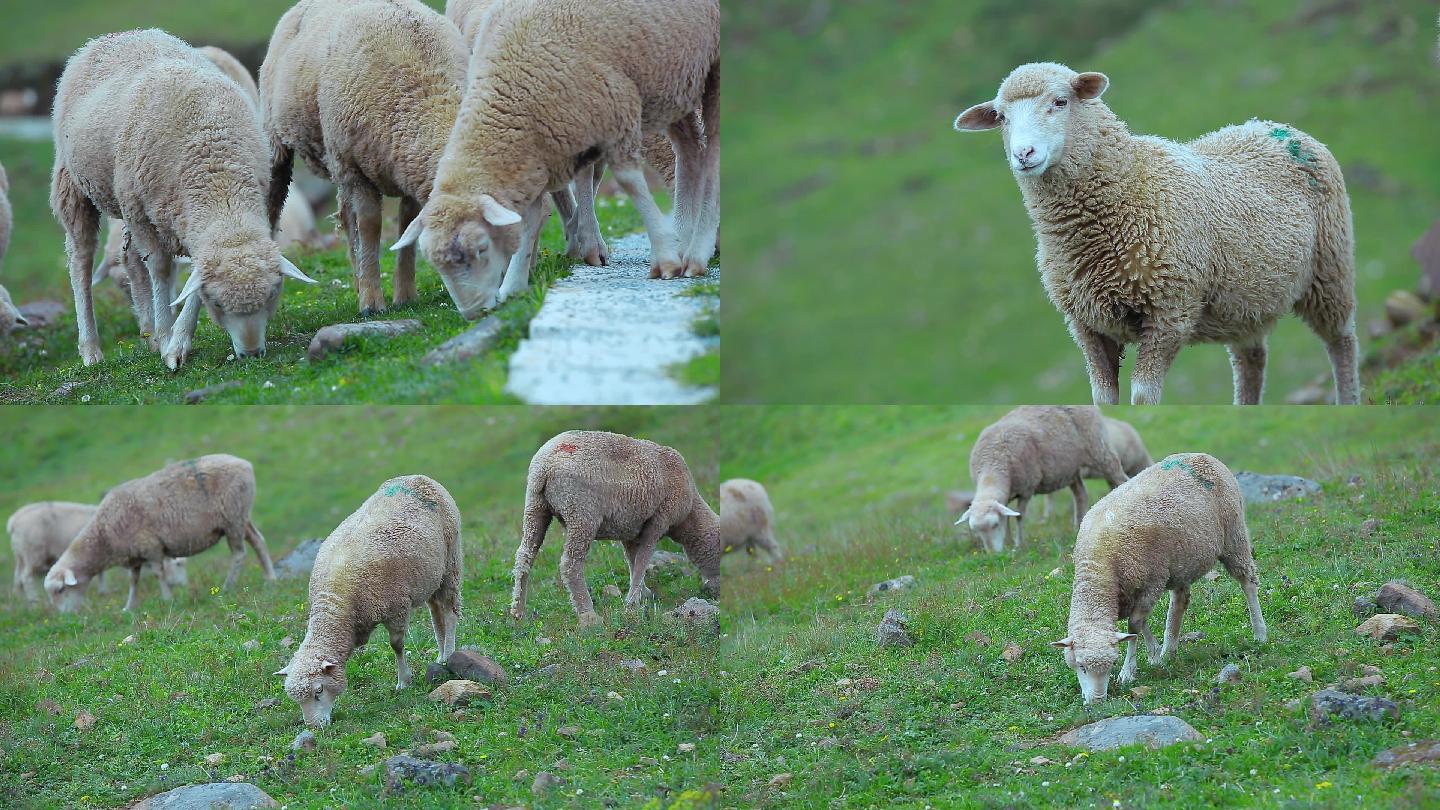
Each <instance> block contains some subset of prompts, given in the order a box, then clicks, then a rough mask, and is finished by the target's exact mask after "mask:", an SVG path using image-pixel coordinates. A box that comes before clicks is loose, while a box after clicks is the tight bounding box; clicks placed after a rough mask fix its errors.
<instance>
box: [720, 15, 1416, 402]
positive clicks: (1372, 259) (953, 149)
mask: <svg viewBox="0 0 1440 810" xmlns="http://www.w3.org/2000/svg"><path fill="white" fill-rule="evenodd" d="M1336 5H1340V4H1320V3H1311V2H1305V0H1287V2H1272V0H1236V2H1228V3H1223V4H1213V3H1196V2H1187V1H1183V0H1169V1H1168V2H1161V3H1152V2H1142V0H1081V1H1080V2H1074V1H1067V2H1059V1H1058V0H1047V1H1046V2H1029V3H1013V2H1009V0H963V1H962V2H955V1H954V0H945V1H944V2H942V0H917V2H910V3H830V4H820V3H810V2H802V1H801V0H786V1H785V2H778V3H762V4H755V3H751V4H744V3H738V4H736V3H732V4H727V5H726V6H725V8H724V13H725V26H726V29H725V30H726V40H725V47H726V58H727V62H729V63H730V65H731V69H730V70H729V71H728V74H727V79H726V81H727V82H728V84H727V88H728V89H727V94H726V97H725V101H724V104H725V105H726V109H725V113H726V115H727V118H728V120H729V129H730V136H729V141H728V144H729V146H728V148H729V152H728V154H727V158H726V166H727V170H726V174H727V181H728V186H727V187H728V189H729V191H728V192H727V194H728V196H727V211H728V212H729V216H728V219H727V220H726V226H725V227H726V236H727V245H728V246H729V249H731V250H732V251H733V253H734V256H733V258H734V259H735V263H736V266H738V267H742V268H744V270H745V274H744V278H743V279H742V281H741V282H739V283H736V284H734V285H732V287H731V289H730V292H729V296H728V298H729V301H728V302H727V305H726V306H727V309H728V313H727V320H728V321H729V332H730V336H729V339H730V340H731V341H732V342H733V343H732V349H731V350H730V352H728V357H729V360H727V361H725V364H724V376H725V381H726V392H725V397H726V399H727V400H729V401H737V402H827V401H852V402H854V401H859V402H957V401H959V402H1039V401H1045V402H1056V401H1067V402H1088V401H1089V389H1088V385H1087V382H1086V378H1085V373H1084V367H1083V362H1082V359H1081V356H1080V352H1079V350H1078V349H1077V348H1076V347H1075V346H1074V344H1073V342H1072V341H1071V339H1070V337H1069V335H1068V334H1067V332H1066V330H1065V327H1064V324H1063V321H1062V318H1061V316H1060V315H1059V314H1058V313H1057V312H1056V311H1055V309H1054V307H1053V305H1051V303H1050V302H1049V301H1048V300H1047V298H1046V297H1045V294H1044V292H1043V290H1042V288H1041V285H1040V283H1039V279H1038V275H1037V273H1036V270H1035V261H1034V260H1035V240H1034V236H1033V233H1032V231H1031V227H1030V223H1029V219H1028V217H1027V216H1026V214H1025V211H1024V207H1023V206H1022V204H1021V202H1020V199H1019V197H1020V195H1019V192H1018V189H1017V188H1016V186H1015V181H1014V179H1013V178H1012V177H1011V175H1010V172H1009V171H1008V169H1007V168H1006V166H1005V163H1004V160H1003V157H1002V155H1001V151H1002V150H1001V145H1000V138H999V135H998V134H996V133H993V132H991V133H980V134H960V133H956V132H954V131H952V130H951V122H952V121H953V120H954V117H955V115H956V114H957V113H958V112H959V111H961V110H963V109H964V108H965V107H967V106H969V105H971V104H973V103H976V102H979V101H983V100H986V99H989V98H991V97H993V95H994V93H995V88H996V87H997V86H998V84H999V83H1000V81H1001V80H1002V79H1003V78H1004V77H1005V75H1006V74H1007V73H1008V72H1009V71H1010V70H1011V69H1012V68H1013V67H1014V66H1015V65H1017V64H1020V63H1022V62H1027V61H1034V60H1059V61H1064V62H1067V63H1069V64H1071V65H1072V66H1074V67H1076V68H1079V69H1085V70H1100V71H1104V72H1106V73H1107V74H1108V75H1109V77H1110V79H1111V86H1110V89H1109V91H1108V92H1107V93H1106V96H1105V98H1106V101H1107V102H1108V103H1109V104H1110V105H1111V107H1112V108H1113V109H1114V110H1115V112H1116V113H1117V114H1118V115H1119V116H1120V117H1121V118H1123V119H1124V120H1126V121H1127V122H1128V123H1129V124H1130V126H1131V128H1132V130H1133V131H1135V132H1137V133H1154V134H1160V135H1164V136H1167V137H1170V138H1175V139H1190V138H1194V137H1197V136H1199V135H1202V134H1204V133H1206V132H1209V131H1212V130H1214V129H1217V128H1219V127H1221V126H1223V125H1226V124H1231V123H1238V122H1243V121H1245V120H1246V119H1248V118H1251V117H1268V118H1273V119H1277V120H1280V121H1285V122H1288V123H1290V124H1293V125H1294V126H1297V127H1299V128H1302V129H1304V130H1306V131H1307V132H1309V133H1311V134H1312V135H1314V136H1315V137H1317V138H1319V139H1320V140H1321V141H1323V142H1325V143H1326V144H1327V145H1328V146H1329V147H1330V148H1331V150H1332V151H1333V152H1334V153H1335V155H1336V156H1337V157H1338V158H1339V160H1340V161H1341V163H1342V165H1343V166H1344V167H1345V169H1346V174H1347V182H1348V188H1349V193H1350V196H1351V200H1352V204H1353V208H1354V218H1355V230H1356V239H1357V268H1358V279H1357V286H1358V294H1359V299H1360V302H1361V307H1360V313H1359V323H1360V324H1361V325H1362V327H1363V325H1364V324H1365V323H1366V322H1368V321H1369V320H1371V319H1372V318H1375V317H1378V316H1379V313H1380V311H1381V307H1382V304H1383V301H1384V298H1385V295H1386V294H1387V293H1388V292H1390V291H1391V290H1393V289H1395V288H1405V289H1413V288H1414V286H1415V279H1416V273H1417V267H1416V265H1415V263H1414V261H1413V260H1412V259H1411V258H1410V257H1409V255H1408V251H1409V249H1410V245H1411V243H1412V242H1413V241H1414V240H1415V239H1416V238H1417V237H1418V236H1419V235H1420V234H1421V233H1422V232H1423V231H1424V230H1425V229H1426V228H1427V227H1428V226H1429V225H1430V223H1431V222H1432V220H1433V219H1434V218H1435V216H1436V212H1437V211H1440V182H1436V181H1437V178H1440V149H1437V148H1436V141H1435V139H1434V137H1433V136H1432V133H1431V131H1430V129H1428V128H1427V127H1426V126H1424V125H1422V124H1421V123H1419V122H1418V121H1417V119H1416V118H1415V115H1414V111H1415V110H1417V109H1429V108H1433V107H1434V106H1435V103H1436V102H1437V100H1440V73H1437V71H1436V70H1435V57H1434V48H1435V37H1434V30H1435V28H1434V25H1435V8H1434V5H1433V3H1429V2H1425V1H1424V0H1386V1H1385V2H1373V3H1355V4H1343V5H1340V7H1341V8H1342V9H1353V10H1351V11H1342V12H1341V13H1340V14H1338V15H1324V14H1321V15H1318V19H1316V20H1314V21H1313V22H1297V20H1300V18H1301V17H1302V16H1303V14H1304V13H1305V12H1306V11H1312V10H1315V9H1322V8H1330V7H1332V6H1336ZM1217 45H1218V47H1217ZM1363 342H1364V341H1363V339H1362V343H1363ZM1270 345H1271V349H1272V351H1271V363H1270V369H1269V371H1270V381H1269V382H1270V384H1269V397H1270V401H1273V402H1279V401H1281V400H1282V399H1283V397H1284V395H1285V394H1286V393H1288V392H1289V391H1291V390H1293V389H1294V388H1297V387H1299V386H1300V385H1302V384H1304V383H1306V382H1308V381H1309V380H1310V379H1311V378H1312V377H1314V376H1315V375H1316V374H1317V373H1328V362H1327V361H1326V357H1325V352H1324V349H1323V347H1322V345H1321V344H1320V342H1319V340H1318V339H1316V338H1315V337H1314V336H1313V335H1311V334H1310V333H1309V331H1308V330H1307V329H1306V328H1305V326H1304V325H1303V324H1302V323H1301V322H1300V321H1299V320H1298V319H1295V318H1287V319H1285V320H1284V321H1283V322H1282V323H1281V324H1280V326H1279V328H1277V330H1276V331H1275V333H1274V335H1273V337H1272V340H1271V344H1270ZM837 358H843V362H837V361H836V359H837ZM1132 358H1133V355H1132ZM1128 367H1129V364H1128V363H1127V364H1126V370H1127V373H1128ZM1230 379H1231V377H1230V370H1229V365H1228V359H1227V357H1226V354H1225V350H1224V348H1223V347H1220V346H1196V347H1192V348H1189V349H1187V350H1185V351H1184V352H1182V353H1181V355H1180V358H1179V362H1178V363H1177V364H1176V366H1175V368H1174V370H1173V371H1172V372H1171V374H1170V375H1169V377H1168V379H1167V385H1166V392H1165V394H1166V401H1167V402H1170V403H1195V402H1203V403H1221V402H1229V401H1230V398H1231V388H1230ZM1126 387H1127V389H1128V385H1127V386H1126ZM1370 395H1371V396H1372V397H1373V398H1376V399H1379V398H1380V395H1379V393H1378V392H1377V391H1373V390H1372V391H1371V392H1370Z"/></svg>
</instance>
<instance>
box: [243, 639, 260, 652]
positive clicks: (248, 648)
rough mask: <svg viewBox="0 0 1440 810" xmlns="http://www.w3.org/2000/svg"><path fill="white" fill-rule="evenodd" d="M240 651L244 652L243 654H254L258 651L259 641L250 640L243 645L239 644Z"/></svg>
mask: <svg viewBox="0 0 1440 810" xmlns="http://www.w3.org/2000/svg"><path fill="white" fill-rule="evenodd" d="M240 649H242V650H244V651H245V652H255V651H256V650H258V649H260V642H259V640H257V639H253V638H252V639H250V640H249V641H247V642H245V643H244V644H241V645H240Z"/></svg>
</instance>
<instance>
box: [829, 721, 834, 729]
mask: <svg viewBox="0 0 1440 810" xmlns="http://www.w3.org/2000/svg"><path fill="white" fill-rule="evenodd" d="M834 727H835V721H834V720H831V721H830V728H834Z"/></svg>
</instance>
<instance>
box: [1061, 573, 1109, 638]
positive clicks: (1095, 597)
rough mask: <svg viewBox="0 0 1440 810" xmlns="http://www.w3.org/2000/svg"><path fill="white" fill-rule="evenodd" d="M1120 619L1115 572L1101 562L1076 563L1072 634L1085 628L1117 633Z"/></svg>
mask: <svg viewBox="0 0 1440 810" xmlns="http://www.w3.org/2000/svg"><path fill="white" fill-rule="evenodd" d="M1119 615H1120V589H1119V580H1118V578H1117V577H1116V575H1115V568H1114V566H1112V565H1108V564H1106V563H1105V562H1103V561H1100V560H1076V561H1075V582H1074V585H1073V587H1072V591H1071V595H1070V633H1071V635H1072V636H1073V635H1074V634H1075V633H1076V631H1078V630H1080V629H1082V628H1108V629H1114V627H1115V620H1116V619H1117V618H1119Z"/></svg>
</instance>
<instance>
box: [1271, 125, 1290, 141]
mask: <svg viewBox="0 0 1440 810" xmlns="http://www.w3.org/2000/svg"><path fill="white" fill-rule="evenodd" d="M1270 137H1272V138H1274V139H1275V140H1277V141H1283V140H1285V139H1286V138H1288V137H1290V130H1288V129H1285V128H1284V127H1276V128H1274V129H1272V130H1270Z"/></svg>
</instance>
